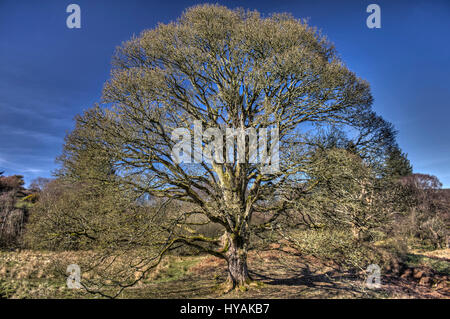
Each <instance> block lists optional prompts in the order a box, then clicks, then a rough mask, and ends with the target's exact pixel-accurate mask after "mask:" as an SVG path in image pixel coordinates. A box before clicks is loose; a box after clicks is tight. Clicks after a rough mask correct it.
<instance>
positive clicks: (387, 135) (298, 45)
mask: <svg viewBox="0 0 450 319" xmlns="http://www.w3.org/2000/svg"><path fill="white" fill-rule="evenodd" d="M103 102H104V104H105V106H104V107H96V108H94V109H92V110H90V111H89V112H87V113H85V114H84V115H83V116H81V117H79V118H78V125H79V127H80V128H83V127H84V128H85V129H86V130H90V131H91V132H92V134H91V135H89V134H87V135H86V136H90V137H91V139H92V141H93V142H92V141H91V142H89V143H88V144H89V145H90V147H92V146H93V145H95V146H96V147H98V148H99V149H101V150H102V151H104V152H106V153H107V154H109V155H108V156H110V158H111V159H112V160H113V163H114V169H115V172H116V174H118V176H121V178H122V179H123V180H124V181H126V182H127V183H128V184H130V185H132V186H133V187H134V188H135V189H136V190H138V191H140V192H141V194H145V195H147V196H150V197H151V198H155V197H160V198H162V199H164V200H174V201H177V202H185V203H186V205H187V206H186V207H189V209H185V210H183V211H180V212H179V214H178V215H177V217H176V218H175V219H173V220H174V222H173V223H171V227H173V230H172V231H168V232H167V235H168V237H169V239H170V240H167V244H168V245H174V244H175V243H183V244H187V245H190V246H193V247H195V248H197V249H199V250H202V251H206V252H208V253H211V254H214V255H215V256H218V257H220V258H224V259H225V260H226V261H227V264H228V272H229V280H230V283H231V284H232V285H233V287H236V286H240V285H245V284H247V283H248V282H250V280H251V279H250V277H249V274H248V269H247V251H248V247H249V244H250V235H251V233H252V231H253V230H256V229H262V228H270V227H271V225H273V223H275V222H276V220H277V218H279V217H280V216H282V215H283V213H284V212H286V211H287V210H289V209H291V210H292V209H295V207H292V206H290V204H289V203H290V202H289V201H285V200H283V193H282V190H285V189H286V187H288V186H289V185H292V183H293V181H296V180H297V181H298V180H300V181H301V180H304V179H307V178H308V176H307V171H308V170H307V169H305V165H307V161H305V160H304V159H305V158H306V157H307V152H306V151H305V152H302V151H298V152H297V150H299V149H302V146H303V145H304V146H305V148H304V150H307V149H308V147H307V140H308V137H307V136H308V134H306V131H309V132H312V133H313V134H314V130H315V129H317V127H319V126H325V127H326V126H338V127H344V128H345V129H344V130H345V131H346V132H347V133H348V134H349V139H350V140H352V147H353V148H354V149H355V152H359V154H360V156H361V157H363V158H364V159H365V160H368V161H370V160H371V158H373V157H374V156H376V154H377V153H378V152H380V151H381V150H382V149H383V147H385V146H386V145H388V144H392V141H393V135H394V134H393V133H392V128H391V126H390V124H389V123H386V122H385V121H384V120H383V119H381V118H380V117H379V116H377V115H376V114H375V113H374V112H373V111H372V110H371V104H372V96H371V93H370V88H369V85H368V83H366V82H365V81H364V80H362V79H360V78H358V77H357V76H356V75H355V74H354V73H353V72H351V71H350V70H349V69H348V68H347V67H346V66H345V64H344V63H343V62H342V61H341V59H340V58H339V57H338V55H337V53H336V51H335V49H334V47H333V45H332V44H331V43H330V42H329V41H328V40H327V39H326V38H325V37H324V36H322V35H321V34H320V32H318V31H317V30H316V29H314V28H312V27H310V26H308V25H307V24H306V23H305V22H302V21H299V20H297V19H295V18H293V17H292V16H290V15H288V14H274V15H271V16H269V17H262V16H261V15H260V14H259V13H258V12H256V11H245V10H242V9H238V10H230V9H228V8H226V7H223V6H218V5H201V6H196V7H193V8H190V9H188V10H187V11H185V12H184V13H183V15H182V16H181V17H180V18H179V19H178V20H177V21H175V22H172V23H168V24H159V25H158V26H157V27H156V28H154V29H151V30H146V31H144V32H142V33H141V34H140V35H139V36H137V37H134V38H132V39H131V40H129V41H127V42H125V43H123V44H122V45H121V46H120V47H119V48H118V49H117V52H116V54H115V56H114V58H113V69H112V72H111V78H110V80H109V81H108V82H107V83H106V84H105V86H104V91H103ZM194 122H197V123H201V125H202V129H203V130H206V129H208V128H219V129H220V130H222V131H223V132H225V130H226V128H233V129H249V128H253V129H256V130H258V129H261V128H278V131H279V140H280V149H279V152H280V162H279V165H280V167H279V170H277V171H273V172H270V173H267V172H265V171H264V165H262V164H258V163H251V162H250V161H249V147H248V145H247V147H246V153H245V159H246V160H245V161H244V162H240V161H238V160H237V159H236V158H234V159H233V160H232V161H229V162H225V163H221V162H214V161H213V162H208V161H202V162H201V163H197V164H195V163H194V164H186V163H178V162H175V161H174V160H173V159H172V156H171V155H172V150H173V147H174V145H175V144H176V143H177V141H176V140H172V133H173V131H174V129H176V128H185V129H187V130H188V131H189V132H190V133H191V135H192V136H194V134H195V132H194ZM207 142H208V141H206V140H202V142H201V146H200V147H201V148H202V147H205V146H206V144H207ZM86 143H87V142H86ZM293 144H295V147H293ZM81 148H82V146H80V145H75V146H74V145H70V141H68V144H67V145H66V147H65V157H64V156H63V162H64V161H66V162H70V159H71V158H72V159H73V154H74V153H76V152H77V150H79V149H81ZM293 150H296V151H295V152H293ZM190 155H192V154H190ZM309 184H311V185H314V183H309ZM309 184H308V185H309ZM304 191H306V190H304ZM256 213H257V214H260V215H261V216H264V223H263V224H260V225H255V223H252V216H254V214H256ZM199 221H201V222H199ZM199 223H212V224H215V225H219V226H220V227H221V229H222V232H221V233H220V234H219V236H217V237H214V236H205V235H204V234H202V233H201V232H200V231H199V229H200V228H198V227H195V226H198V224H199Z"/></svg>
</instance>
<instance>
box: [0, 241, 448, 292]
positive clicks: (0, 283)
mask: <svg viewBox="0 0 450 319" xmlns="http://www.w3.org/2000/svg"><path fill="white" fill-rule="evenodd" d="M77 254H82V253H79V252H63V253H55V252H36V251H21V252H1V253H0V297H2V298H100V296H98V295H92V294H89V293H86V292H84V291H82V290H77V289H68V288H67V287H66V281H65V278H64V277H63V276H61V275H58V274H56V273H55V271H54V269H53V268H52V267H53V266H52V260H54V259H55V258H56V257H59V258H61V257H63V258H65V259H66V260H68V262H70V260H71V258H74V257H76V256H77ZM249 266H250V270H251V275H252V277H253V278H254V279H257V283H256V284H255V285H253V286H251V287H250V288H249V289H248V290H246V291H232V292H230V293H224V291H223V289H221V287H222V285H221V284H222V283H223V282H224V281H225V279H226V268H225V264H224V262H223V261H221V260H219V259H217V258H215V257H210V256H185V257H179V256H169V257H167V258H166V259H164V261H163V262H162V263H161V264H160V265H159V266H158V267H157V268H156V269H155V270H154V271H153V272H152V273H151V274H150V275H149V276H148V278H146V279H145V280H143V281H142V282H140V283H139V284H138V285H136V286H134V287H132V288H129V289H127V290H125V291H124V292H123V294H122V295H120V298H450V291H449V281H448V278H449V275H450V249H446V250H438V251H433V252H420V251H414V252H413V253H411V254H409V255H408V259H407V262H406V264H405V265H404V266H403V268H404V269H403V270H402V271H401V272H400V273H397V274H394V273H383V269H382V277H381V283H382V286H381V288H379V289H375V290H373V289H368V288H367V287H366V285H365V278H364V275H362V274H361V273H360V274H358V273H349V272H342V271H340V270H339V269H337V268H336V267H335V266H334V265H332V264H330V263H325V262H322V261H320V260H318V259H316V258H314V257H311V256H299V255H293V254H288V253H280V251H264V252H260V253H251V254H250V256H249Z"/></svg>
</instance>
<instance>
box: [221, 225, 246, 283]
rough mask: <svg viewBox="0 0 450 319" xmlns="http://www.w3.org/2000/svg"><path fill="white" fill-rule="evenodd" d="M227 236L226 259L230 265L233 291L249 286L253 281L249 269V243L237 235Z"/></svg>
mask: <svg viewBox="0 0 450 319" xmlns="http://www.w3.org/2000/svg"><path fill="white" fill-rule="evenodd" d="M226 235H227V245H228V247H227V250H226V252H225V257H226V260H227V263H228V283H229V285H230V286H231V289H235V288H240V287H244V286H246V285H248V284H249V283H250V282H251V281H252V279H251V277H250V276H249V274H248V267H247V242H246V240H245V238H243V237H241V236H237V235H236V234H226Z"/></svg>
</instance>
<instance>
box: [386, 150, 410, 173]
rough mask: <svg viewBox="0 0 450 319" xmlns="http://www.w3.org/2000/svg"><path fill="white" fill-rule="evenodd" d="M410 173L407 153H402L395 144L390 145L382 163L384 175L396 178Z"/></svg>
mask: <svg viewBox="0 0 450 319" xmlns="http://www.w3.org/2000/svg"><path fill="white" fill-rule="evenodd" d="M412 173H413V169H412V166H411V163H410V162H409V160H408V157H407V155H406V154H405V153H402V151H401V150H400V148H399V147H398V146H397V145H394V146H392V147H390V148H389V149H388V150H387V156H386V160H385V163H384V176H389V177H392V178H395V179H398V178H401V177H405V176H408V175H411V174H412Z"/></svg>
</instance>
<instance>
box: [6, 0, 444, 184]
mask: <svg viewBox="0 0 450 319" xmlns="http://www.w3.org/2000/svg"><path fill="white" fill-rule="evenodd" d="M201 2H202V1H187V0H186V1H174V0H170V1H148V0H147V1H144V0H142V1H137V0H134V1H133V0H131V1H130V0H129V1H113V0H109V1H103V0H71V1H63V0H54V1H51V0H41V1H27V0H21V1H17V0H15V1H14V0H11V1H9V0H0V40H1V41H0V171H2V170H4V171H5V173H6V174H7V175H10V174H22V175H25V177H26V180H27V182H29V181H30V180H32V179H33V178H35V177H37V176H51V171H52V170H54V169H55V168H56V164H55V162H54V159H55V157H56V156H58V155H59V154H60V152H61V150H62V144H63V141H64V136H65V134H66V133H67V132H69V131H70V130H71V129H72V128H73V125H74V121H73V118H74V116H75V115H76V114H78V113H80V112H82V111H83V110H85V109H87V108H89V107H91V106H92V105H93V103H95V102H97V101H99V98H100V94H101V89H102V86H103V83H104V82H105V81H106V80H107V79H108V76H109V71H110V61H111V56H112V54H113V51H114V48H115V47H116V46H117V45H119V44H120V43H121V42H123V41H126V40H127V39H129V38H130V37H131V36H132V35H133V34H139V33H140V32H141V31H142V30H144V29H148V28H153V27H154V26H155V25H156V24H157V23H158V22H169V21H172V20H174V19H176V18H177V17H178V16H179V15H180V14H181V12H182V11H183V10H184V9H185V8H187V7H189V6H191V5H194V4H198V3H201ZM213 2H214V3H215V2H218V3H220V4H224V5H226V6H228V7H230V8H235V7H245V8H250V9H257V10H258V11H260V12H262V13H265V14H267V13H271V12H290V13H292V14H293V15H294V16H295V17H298V18H309V23H310V24H311V25H314V26H317V27H318V28H320V29H321V30H322V31H323V32H324V33H325V34H326V35H327V36H328V37H329V38H330V40H331V41H333V42H334V43H335V45H336V48H337V50H338V52H339V54H340V55H341V57H342V59H343V60H344V61H345V62H346V64H347V65H348V66H349V68H350V69H351V70H353V71H354V72H355V73H356V74H357V75H358V76H360V77H362V78H364V79H366V80H368V81H369V83H370V84H371V87H372V93H373V96H374V98H375V103H374V109H375V110H376V111H377V112H378V113H379V114H381V115H382V116H383V117H384V118H386V119H387V120H388V121H390V122H392V123H393V124H394V125H395V127H396V129H397V130H398V131H399V134H398V142H399V144H400V147H401V148H402V149H403V150H404V151H405V152H407V153H408V157H409V159H410V160H411V162H412V164H413V166H414V171H415V172H421V173H428V174H433V175H436V176H437V177H438V178H439V179H440V180H441V181H442V182H443V184H444V187H447V188H448V187H450V165H449V164H450V133H449V129H450V124H449V123H450V88H449V86H450V81H449V75H450V40H449V38H450V37H449V31H450V1H448V0H442V1H439V0H435V1H425V0H423V1H419V0H416V1H402V0H396V1H392V0H391V1H381V0H370V1H365V0H353V1H350V0H348V1H325V0H315V1H308V0H296V1H283V0H277V1H275V0H271V1H262V0H259V1H252V0H245V1H244V0H241V1H213ZM70 3H76V4H78V5H79V6H80V7H81V29H68V28H67V27H66V18H67V16H68V15H69V14H68V13H66V7H67V6H68V5H69V4H70ZM371 3H376V4H378V5H380V7H381V29H369V28H367V26H366V18H367V16H368V15H369V13H366V7H367V5H369V4H371Z"/></svg>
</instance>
